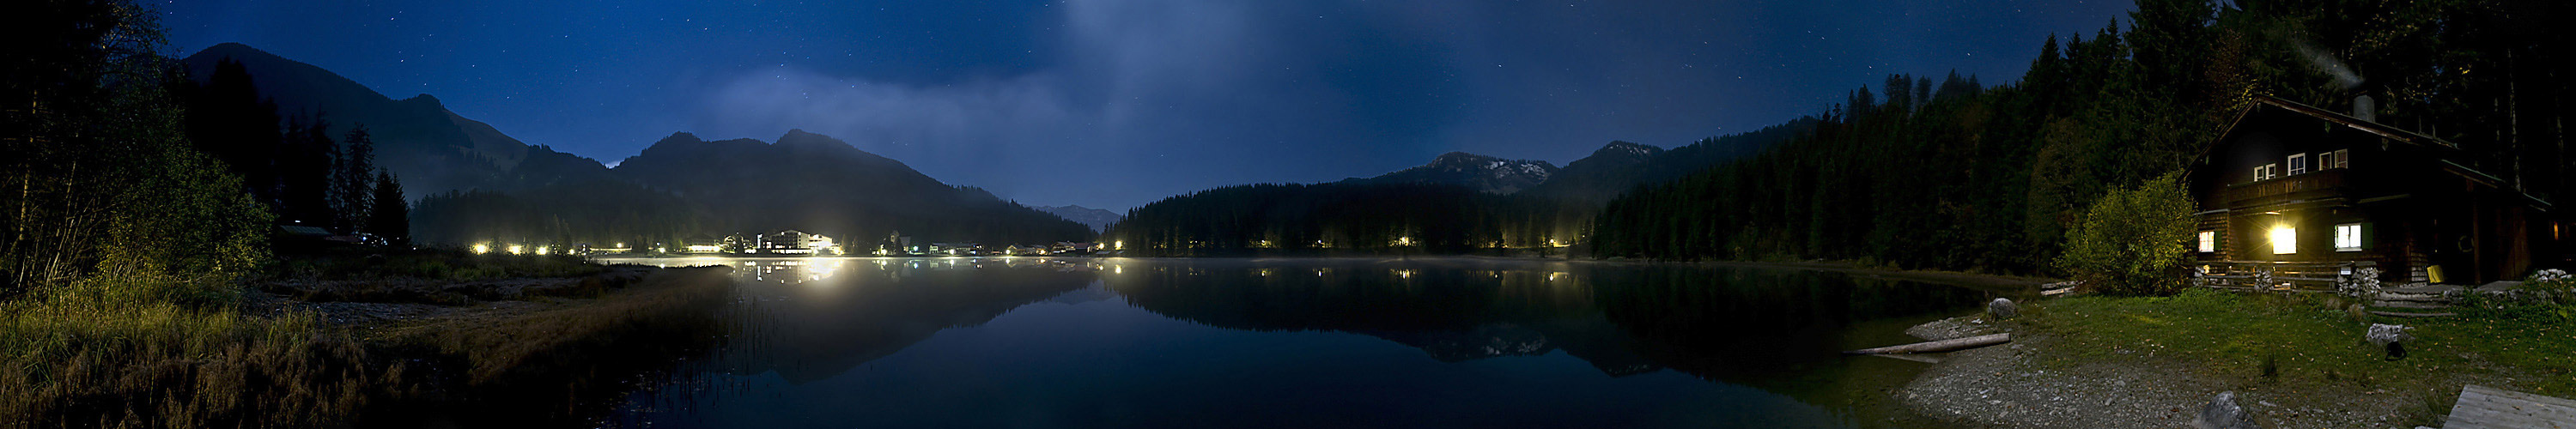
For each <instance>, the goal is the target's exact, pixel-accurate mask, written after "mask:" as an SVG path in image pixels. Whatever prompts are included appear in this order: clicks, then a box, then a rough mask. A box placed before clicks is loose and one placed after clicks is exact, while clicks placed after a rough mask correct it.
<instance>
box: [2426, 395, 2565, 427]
mask: <svg viewBox="0 0 2576 429" xmlns="http://www.w3.org/2000/svg"><path fill="white" fill-rule="evenodd" d="M2442 427H2443V428H2444V429H2485V428H2553V429H2576V401H2570V400H2567V399H2562V398H2554V397H2548V396H2541V395H2535V394H2530V393H2523V392H2514V391H2508V390H2502V389H2495V388H2490V387H2486V386H2479V385H2468V386H2464V387H2461V388H2460V400H2459V402H2458V403H2457V404H2454V405H2452V406H2451V417H2450V419H2449V422H2448V423H2445V424H2443V425H2442Z"/></svg>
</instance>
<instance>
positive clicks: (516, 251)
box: [510, 244, 526, 255]
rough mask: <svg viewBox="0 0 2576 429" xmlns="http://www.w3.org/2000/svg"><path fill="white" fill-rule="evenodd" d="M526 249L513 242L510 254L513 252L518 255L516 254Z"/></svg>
mask: <svg viewBox="0 0 2576 429" xmlns="http://www.w3.org/2000/svg"><path fill="white" fill-rule="evenodd" d="M525 250H526V249H524V248H521V247H519V245H516V244H512V245H510V254H512V255H516V254H520V253H523V252H524V251H525Z"/></svg>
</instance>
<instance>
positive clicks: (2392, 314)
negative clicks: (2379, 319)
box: [2370, 311, 2458, 317]
mask: <svg viewBox="0 0 2576 429" xmlns="http://www.w3.org/2000/svg"><path fill="white" fill-rule="evenodd" d="M2370 314H2376V315H2381V316H2388V317H2451V316H2458V314H2454V313H2401V312H2395V311H2372V312H2370Z"/></svg>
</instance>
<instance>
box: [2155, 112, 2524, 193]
mask: <svg viewBox="0 0 2576 429" xmlns="http://www.w3.org/2000/svg"><path fill="white" fill-rule="evenodd" d="M2247 101H2249V102H2251V104H2249V105H2247V106H2245V109H2244V110H2240V111H2237V112H2236V119H2234V120H2231V121H2228V123H2227V128H2226V129H2225V130H2222V131H2221V132H2219V133H2218V139H2217V140H2213V141H2211V142H2210V143H2209V144H2207V145H2203V146H2202V148H2201V152H2200V155H2199V156H2197V157H2195V158H2194V161H2193V164H2194V167H2195V168H2190V169H2185V170H2184V172H2183V174H2184V175H2186V176H2188V175H2190V174H2191V170H2196V169H2198V168H2196V167H2198V166H2202V165H2206V164H2207V163H2209V157H2210V154H2211V152H2215V151H2217V150H2218V147H2219V146H2221V144H2222V143H2225V142H2227V141H2228V140H2229V139H2233V138H2235V137H2236V132H2237V129H2238V128H2241V127H2243V126H2244V125H2245V122H2246V121H2247V120H2249V119H2251V118H2252V117H2253V116H2254V112H2255V111H2257V110H2260V109H2263V108H2264V107H2265V106H2270V107H2272V108H2277V109H2281V110H2285V111H2289V112H2291V113H2297V114H2301V115H2307V116H2309V117H2314V118H2317V119H2319V120H2323V121H2326V122H2329V123H2334V124H2336V125H2342V126H2344V127H2348V128H2352V129H2355V130H2360V131H2361V132H2366V133H2371V134H2373V135H2378V136H2380V137H2382V138H2387V139H2389V140H2393V141H2397V142H2400V143H2406V144H2411V145H2416V146H2421V147H2426V148H2432V149H2435V150H2437V151H2444V152H2457V151H2459V150H2460V145H2459V144H2457V143H2452V142H2450V141H2447V140H2442V139H2441V138H2437V137H2433V136H2428V135H2424V134H2422V133H2417V132H2414V131H2408V130H2405V129H2401V128H2397V127H2391V126H2388V125H2387V124H2381V123H2378V122H2372V121H2365V120H2362V119H2361V118H2355V117H2352V116H2351V115H2345V114H2342V113H2336V112H2335V111H2332V110H2326V109H2321V108H2317V107H2316V106H2310V105H2307V104H2305V103H2300V102H2296V101H2290V100H2283V99H2280V98H2277V97H2273V96H2269V95H2255V96H2253V97H2251V98H2250V99H2249V100H2247ZM2434 164H2435V165H2436V166H2437V167H2439V168H2441V169H2442V171H2445V172H2449V173H2451V174H2453V175H2457V176H2460V177H2461V178H2465V179H2468V180H2469V181H2471V182H2476V183H2477V184H2479V185H2483V186H2486V187H2489V188H2494V189H2497V190H2504V191H2509V192H2512V193H2513V194H2514V195H2517V196H2520V197H2521V198H2522V199H2523V200H2526V201H2528V202H2530V203H2531V204H2532V205H2533V206H2534V207H2538V208H2540V209H2542V210H2547V209H2549V208H2550V207H2551V204H2550V203H2549V201H2548V200H2544V199H2541V198H2540V197H2536V196H2532V195H2531V194H2529V193H2525V192H2521V191H2517V190H2514V189H2513V188H2512V187H2511V184H2509V183H2506V182H2505V180H2504V179H2503V178H2500V177H2496V175H2493V174H2487V173H2486V172H2483V171H2478V170H2477V169H2475V168H2469V166H2466V165H2461V164H2460V163H2457V162H2452V161H2451V160H2449V159H2435V160H2434Z"/></svg>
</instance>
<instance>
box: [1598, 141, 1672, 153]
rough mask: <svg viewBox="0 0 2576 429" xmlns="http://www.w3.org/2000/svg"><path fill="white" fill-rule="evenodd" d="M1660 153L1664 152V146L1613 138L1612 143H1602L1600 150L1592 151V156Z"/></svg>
mask: <svg viewBox="0 0 2576 429" xmlns="http://www.w3.org/2000/svg"><path fill="white" fill-rule="evenodd" d="M1658 153H1664V148H1660V147H1655V146H1653V145H1646V144H1638V143H1631V142H1627V141H1622V140H1612V141H1610V144H1606V145H1601V149H1600V150H1595V151H1592V156H1603V155H1612V156H1653V155H1655V154H1658Z"/></svg>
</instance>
